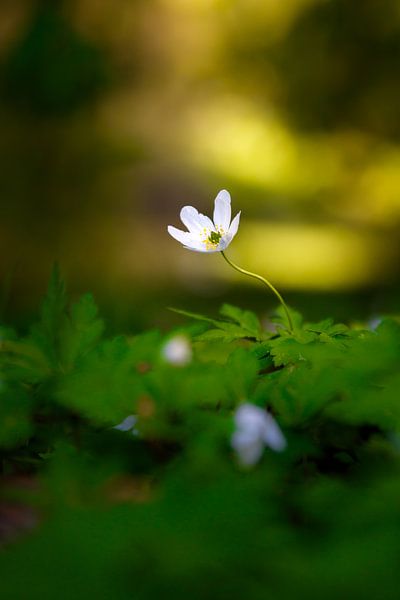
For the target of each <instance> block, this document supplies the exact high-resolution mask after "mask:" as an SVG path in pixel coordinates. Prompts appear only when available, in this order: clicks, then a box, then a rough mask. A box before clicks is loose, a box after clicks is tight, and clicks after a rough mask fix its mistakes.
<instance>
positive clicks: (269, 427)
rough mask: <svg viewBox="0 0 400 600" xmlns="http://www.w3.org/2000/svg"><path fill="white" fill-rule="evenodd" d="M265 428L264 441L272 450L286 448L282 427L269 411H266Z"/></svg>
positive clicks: (278, 450)
mask: <svg viewBox="0 0 400 600" xmlns="http://www.w3.org/2000/svg"><path fill="white" fill-rule="evenodd" d="M265 416H266V421H265V429H264V436H263V438H264V442H265V443H266V445H267V446H269V447H270V448H271V450H275V452H282V450H284V449H285V448H286V439H285V436H284V435H283V433H282V431H281V428H280V427H279V425H278V423H277V422H276V421H275V419H274V418H273V417H272V415H270V414H269V413H265Z"/></svg>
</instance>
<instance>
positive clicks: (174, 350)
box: [161, 334, 192, 366]
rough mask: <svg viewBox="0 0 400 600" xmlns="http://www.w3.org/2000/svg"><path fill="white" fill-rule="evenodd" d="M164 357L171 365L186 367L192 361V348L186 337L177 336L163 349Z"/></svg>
mask: <svg viewBox="0 0 400 600" xmlns="http://www.w3.org/2000/svg"><path fill="white" fill-rule="evenodd" d="M161 355H162V357H163V358H164V359H165V360H166V361H167V362H168V363H169V364H171V365H176V366H184V365H187V364H188V363H190V361H191V360H192V347H191V345H190V341H189V339H188V338H187V337H186V336H185V335H180V334H178V335H175V336H174V337H172V338H171V339H170V340H168V341H167V342H166V344H164V346H163V348H162V349H161Z"/></svg>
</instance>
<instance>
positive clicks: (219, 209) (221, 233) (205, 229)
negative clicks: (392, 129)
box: [168, 190, 240, 252]
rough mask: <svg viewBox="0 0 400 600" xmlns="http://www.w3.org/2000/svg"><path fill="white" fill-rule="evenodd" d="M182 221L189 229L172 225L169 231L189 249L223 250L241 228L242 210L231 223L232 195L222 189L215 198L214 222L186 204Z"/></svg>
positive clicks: (203, 250) (182, 212)
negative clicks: (181, 228)
mask: <svg viewBox="0 0 400 600" xmlns="http://www.w3.org/2000/svg"><path fill="white" fill-rule="evenodd" d="M180 217H181V221H182V223H183V224H184V225H185V226H186V227H187V229H188V231H181V230H180V229H177V228H176V227H173V226H172V225H169V226H168V233H169V234H170V235H172V237H173V238H175V239H176V240H178V242H181V244H183V245H184V247H185V248H187V249H188V250H194V251H195V252H222V251H223V250H225V248H227V247H228V246H229V244H230V243H231V241H232V240H233V238H234V237H235V235H236V233H237V230H238V228H239V220H240V212H239V213H238V214H237V215H236V217H235V218H234V219H233V221H232V223H231V197H230V194H229V192H227V191H226V190H221V191H220V192H219V194H218V195H217V197H216V198H215V206H214V215H213V219H214V222H212V221H211V219H210V218H209V217H206V216H205V215H202V214H201V213H199V212H198V211H197V210H196V209H195V208H193V206H184V207H183V208H182V210H181V214H180Z"/></svg>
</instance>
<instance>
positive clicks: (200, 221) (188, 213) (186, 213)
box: [180, 206, 215, 234]
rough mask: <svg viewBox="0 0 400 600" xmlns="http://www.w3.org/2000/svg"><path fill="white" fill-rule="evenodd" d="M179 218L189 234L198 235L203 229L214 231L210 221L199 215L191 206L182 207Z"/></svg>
mask: <svg viewBox="0 0 400 600" xmlns="http://www.w3.org/2000/svg"><path fill="white" fill-rule="evenodd" d="M180 217H181V221H182V223H183V224H184V225H186V227H187V228H188V230H189V231H190V233H193V234H199V233H200V231H202V230H203V229H204V228H206V229H211V231H215V228H214V224H213V222H212V221H211V219H209V218H208V217H206V216H205V215H202V214H201V213H199V212H198V211H197V210H196V209H195V208H194V207H193V206H184V207H183V208H182V210H181V214H180Z"/></svg>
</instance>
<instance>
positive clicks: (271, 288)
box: [221, 250, 293, 332]
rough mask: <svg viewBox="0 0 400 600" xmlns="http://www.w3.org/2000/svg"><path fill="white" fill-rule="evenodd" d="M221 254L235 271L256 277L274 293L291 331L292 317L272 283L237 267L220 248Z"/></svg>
mask: <svg viewBox="0 0 400 600" xmlns="http://www.w3.org/2000/svg"><path fill="white" fill-rule="evenodd" d="M221 254H222V256H223V257H224V259H225V260H226V262H227V263H228V265H230V266H231V267H232V268H233V269H235V270H236V271H239V273H243V275H248V276H249V277H254V279H258V280H259V281H262V283H264V284H265V285H266V286H267V287H268V288H269V289H270V290H271V292H273V293H274V294H275V296H276V297H277V298H278V300H279V302H280V303H281V304H282V306H283V310H284V311H285V314H286V317H287V320H288V324H289V329H290V331H291V332H293V322H292V318H291V316H290V312H289V309H288V307H287V305H286V302H285V301H284V299H283V298H282V296H281V294H280V293H279V292H278V290H277V289H276V288H275V287H274V286H273V285H272V283H271V282H270V281H268V279H265V277H262V276H261V275H258V274H257V273H252V272H251V271H246V269H242V267H239V266H238V265H236V264H235V263H234V262H232V261H231V259H230V258H228V257H227V256H226V254H225V252H224V251H223V250H221Z"/></svg>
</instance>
